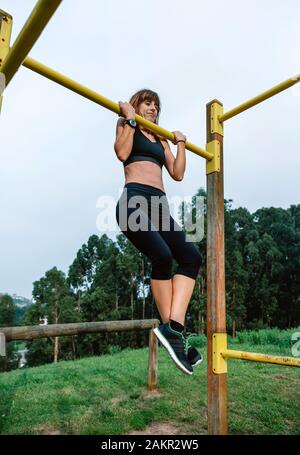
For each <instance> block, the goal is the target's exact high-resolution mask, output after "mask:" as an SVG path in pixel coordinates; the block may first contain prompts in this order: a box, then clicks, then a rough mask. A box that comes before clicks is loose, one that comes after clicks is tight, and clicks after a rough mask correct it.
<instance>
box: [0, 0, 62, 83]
mask: <svg viewBox="0 0 300 455" xmlns="http://www.w3.org/2000/svg"><path fill="white" fill-rule="evenodd" d="M61 2H62V0H39V1H38V2H37V4H36V5H35V7H34V9H33V10H32V13H31V14H30V16H29V18H28V19H27V21H26V23H25V25H24V27H23V28H22V30H21V32H20V33H19V35H18V37H17V39H16V41H15V42H14V44H13V46H12V47H11V49H10V51H9V53H8V54H7V57H6V58H5V60H4V63H3V65H2V67H1V72H2V73H4V74H5V77H6V87H7V86H8V84H9V82H10V81H11V79H12V78H13V76H14V75H15V74H16V72H17V71H18V69H19V68H20V66H21V65H22V62H23V60H24V59H25V57H26V56H27V55H28V53H29V52H30V50H31V49H32V47H33V46H34V44H35V42H36V41H37V39H38V38H39V36H40V35H41V33H42V31H43V30H44V28H45V27H46V25H47V23H48V22H49V20H50V19H51V17H52V15H53V14H54V12H55V11H56V9H57V8H58V6H59V5H60V3H61Z"/></svg>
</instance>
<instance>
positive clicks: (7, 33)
mask: <svg viewBox="0 0 300 455" xmlns="http://www.w3.org/2000/svg"><path fill="white" fill-rule="evenodd" d="M11 30H12V17H11V15H10V14H7V13H6V12H5V11H2V10H1V9H0V71H1V68H2V66H3V63H4V60H5V58H6V56H7V54H8V52H9V45H10V38H11ZM5 86H6V79H5V75H4V74H2V73H1V72H0V113H1V106H2V98H3V97H2V93H3V91H4V89H5Z"/></svg>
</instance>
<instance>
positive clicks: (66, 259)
mask: <svg viewBox="0 0 300 455" xmlns="http://www.w3.org/2000/svg"><path fill="white" fill-rule="evenodd" d="M34 5H35V1H33V0H27V1H26V2H25V1H24V0H2V1H1V0H0V9H2V10H4V11H6V12H8V13H10V14H11V15H12V16H13V19H14V24H13V32H12V41H11V44H12V43H13V42H14V40H15V38H16V37H17V35H18V33H19V32H20V30H21V28H22V26H23V25H24V23H25V21H26V19H27V17H28V16H29V14H30V12H31V11H32V9H33V7H34ZM82 5H83V2H82V1H79V0H64V1H63V2H62V4H61V6H60V7H59V8H58V10H57V11H56V13H55V14H54V16H53V17H52V19H51V21H50V22H49V23H48V25H47V26H46V28H45V30H44V32H43V34H42V35H41V37H40V38H39V40H38V41H37V43H36V44H35V45H34V47H33V48H32V50H31V51H30V53H29V55H30V56H31V57H33V58H35V59H36V60H38V61H40V62H42V63H44V64H46V65H47V66H50V67H52V68H54V69H56V70H57V71H59V72H62V73H64V74H65V75H67V76H69V77H71V78H72V79H74V80H76V81H78V82H80V83H82V84H84V85H85V86H87V87H89V88H91V89H93V90H95V91H97V92H98V93H100V94H102V95H104V96H105V97H107V98H109V99H111V100H112V101H115V102H118V101H119V100H121V101H129V99H130V96H131V95H132V94H133V93H135V92H136V91H137V90H139V89H141V88H150V89H152V90H154V91H156V92H157V93H158V94H159V96H160V99H161V103H162V111H161V115H160V125H161V126H162V127H164V128H166V129H167V130H169V131H175V130H179V131H181V132H183V133H184V134H185V135H186V136H187V139H188V140H189V141H190V142H192V143H194V144H196V145H198V146H200V147H201V148H205V140H206V126H205V118H206V103H208V102H209V101H211V100H213V99H215V98H216V99H218V100H220V101H221V102H222V103H223V105H224V112H226V111H228V110H230V109H232V108H233V107H235V106H237V105H239V104H241V103H242V102H244V101H246V100H248V99H250V98H252V97H254V96H256V95H258V94H259V93H261V92H264V91H265V90H267V89H269V88H271V87H273V86H275V85H277V84H279V83H280V82H282V81H284V80H286V79H288V78H290V77H293V76H295V75H297V74H298V73H299V72H300V57H299V55H300V52H299V46H300V45H299V43H300V28H299V17H300V3H299V1H298V0H287V1H286V2H282V1H281V0H264V1H263V2H262V1H261V0H251V1H250V0H247V1H243V2H241V1H240V0H227V1H226V2H224V1H223V0H215V1H214V2H207V1H204V0H186V1H185V2H182V1H179V0H163V1H160V0H152V1H151V2H146V1H143V0H139V1H137V0H131V1H130V2H124V1H123V0H110V1H105V2H104V1H99V0H85V2H84V8H83V6H82ZM299 116H300V84H297V85H295V86H294V87H292V88H289V89H288V90H285V91H284V92H282V93H280V94H278V95H276V96H274V97H272V98H270V99H269V100H267V101H265V102H263V103H261V104H259V105H257V106H255V107H253V108H251V109H249V110H247V111H246V112H243V113H241V114H240V115H239V116H237V117H234V118H232V119H230V120H228V121H227V122H225V126H224V172H225V177H224V196H225V198H226V199H232V200H233V204H232V206H233V208H236V207H240V206H242V207H247V208H248V210H249V211H250V212H251V213H253V212H254V211H255V210H257V209H259V208H261V207H271V206H273V207H283V208H288V207H289V206H290V205H291V204H299V203H300V185H299V183H298V181H299V167H300V147H299V142H298V134H297V133H298V131H299ZM117 118H118V117H117V115H116V114H114V113H112V112H111V111H109V110H106V109H104V108H102V107H101V106H98V105H97V104H95V103H92V102H90V101H88V100H86V99H85V98H83V97H80V96H79V95H76V94H75V93H73V92H71V91H69V90H67V89H65V88H63V87H61V86H59V85H58V84H55V83H53V82H51V81H49V80H48V79H46V78H43V77H42V76H39V75H38V74H35V73H33V72H32V71H30V70H28V69H27V68H24V67H21V68H20V69H19V71H18V72H17V74H16V75H15V77H14V79H13V80H12V81H11V83H10V84H9V86H8V88H7V90H6V91H5V92H4V99H3V104H2V112H1V117H0V132H1V142H0V155H1V166H0V187H1V190H0V209H1V223H0V293H3V292H7V293H9V294H11V295H12V294H17V295H20V296H24V297H27V298H31V297H32V295H31V293H32V288H33V282H34V281H36V280H39V279H40V278H41V277H43V276H44V275H45V273H46V271H47V270H49V269H51V268H52V267H54V266H56V267H57V268H58V269H60V270H62V271H63V272H64V273H66V274H67V272H68V268H69V266H70V265H71V264H72V262H73V260H74V258H75V257H76V253H77V251H78V250H79V249H80V248H81V246H82V245H83V244H84V243H86V242H87V240H88V238H89V236H90V235H93V234H97V235H102V234H104V233H106V235H108V236H109V237H110V238H112V239H113V240H115V236H116V234H118V233H119V232H120V231H119V227H118V225H117V224H116V222H115V227H114V229H112V228H111V229H110V230H109V231H101V230H100V229H99V227H98V224H97V219H98V217H99V210H100V209H99V207H97V201H99V198H103V197H104V196H107V197H110V198H111V199H112V200H113V201H115V203H116V202H117V200H118V197H119V195H120V193H121V191H122V188H123V186H124V180H125V179H124V171H123V165H122V163H121V162H120V161H119V160H118V159H117V157H116V155H115V152H114V148H113V144H114V141H115V129H116V121H117ZM170 146H171V150H172V152H173V154H174V155H175V156H176V147H175V146H174V145H173V144H171V143H170ZM163 182H164V188H165V191H166V194H167V196H168V197H169V198H172V197H174V196H179V197H182V198H183V197H192V196H193V195H194V194H195V193H196V191H197V190H198V189H199V188H200V187H204V188H205V187H206V173H205V160H204V159H203V158H201V157H199V156H197V155H195V154H194V153H191V152H189V151H186V172H185V176H184V179H183V180H182V181H180V182H176V181H174V180H172V179H171V177H170V176H169V174H168V172H167V170H166V169H164V170H163ZM173 215H174V216H175V217H176V214H175V213H173Z"/></svg>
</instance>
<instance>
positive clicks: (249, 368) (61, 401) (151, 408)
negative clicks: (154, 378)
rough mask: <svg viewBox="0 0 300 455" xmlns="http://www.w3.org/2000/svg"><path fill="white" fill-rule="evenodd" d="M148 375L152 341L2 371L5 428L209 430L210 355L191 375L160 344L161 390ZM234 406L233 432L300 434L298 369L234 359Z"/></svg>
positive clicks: (0, 420) (1, 430)
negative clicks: (151, 384)
mask: <svg viewBox="0 0 300 455" xmlns="http://www.w3.org/2000/svg"><path fill="white" fill-rule="evenodd" d="M235 348H236V346H235ZM239 348H240V349H243V350H256V351H259V352H266V353H270V354H272V353H277V354H281V355H287V354H289V352H288V349H286V348H280V349H279V347H278V346H272V345H268V346H263V347H262V346H253V345H252V346H250V345H240V346H239ZM147 380H148V349H146V348H145V349H139V350H130V349H126V350H124V351H122V352H119V353H117V354H113V355H105V356H101V357H90V358H83V359H80V360H77V361H64V362H59V363H58V364H50V365H45V366H40V367H36V368H25V369H22V370H17V371H11V372H9V373H2V374H0V388H1V390H2V400H1V403H0V434H71V435H73V434H98V435H108V434H111V435H116V434H129V433H131V434H151V433H152V434H190V435H192V434H194V435H195V434H206V432H207V418H206V412H207V411H206V405H207V385H206V382H207V380H206V359H204V362H203V364H202V365H201V366H200V367H196V368H195V371H194V374H193V376H191V377H189V376H186V375H184V374H182V373H181V372H180V371H179V370H178V369H177V368H176V367H175V366H174V364H173V363H172V362H171V361H170V359H169V357H168V356H167V354H166V353H165V351H164V350H162V348H159V371H158V390H157V391H156V392H152V393H150V392H149V391H148V390H147ZM183 391H184V393H183ZM28 409H30V413H29V412H28ZM228 410H229V432H230V433H231V434H286V435H287V434H300V371H299V369H297V368H288V367H280V366H275V365H262V364H255V363H250V362H240V361H235V360H232V361H230V366H229V374H228Z"/></svg>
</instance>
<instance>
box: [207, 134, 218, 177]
mask: <svg viewBox="0 0 300 455" xmlns="http://www.w3.org/2000/svg"><path fill="white" fill-rule="evenodd" d="M206 151H207V152H208V153H210V154H211V155H213V158H212V159H211V160H207V161H206V174H211V173H212V172H220V152H221V145H220V141H217V140H213V141H211V142H208V144H206Z"/></svg>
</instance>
